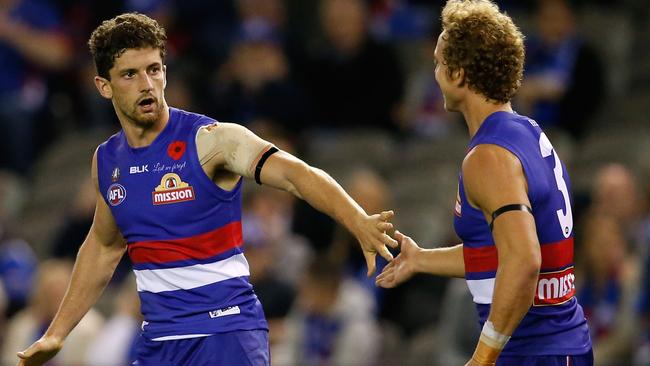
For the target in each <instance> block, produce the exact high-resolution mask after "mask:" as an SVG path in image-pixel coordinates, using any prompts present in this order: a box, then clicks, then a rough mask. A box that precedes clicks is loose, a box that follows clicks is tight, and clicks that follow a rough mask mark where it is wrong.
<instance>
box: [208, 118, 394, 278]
mask: <svg viewBox="0 0 650 366" xmlns="http://www.w3.org/2000/svg"><path fill="white" fill-rule="evenodd" d="M196 141H197V152H198V155H199V158H200V159H201V161H202V164H205V162H207V161H208V160H211V162H210V163H209V164H212V165H213V166H214V167H216V168H217V169H218V168H223V169H225V170H227V171H230V172H233V173H236V174H238V175H241V176H245V177H248V178H254V179H256V180H257V181H258V182H260V183H263V184H266V185H269V186H272V187H275V188H279V189H283V190H285V191H287V192H291V193H292V194H294V195H295V196H297V197H299V198H302V199H304V200H305V201H307V202H308V203H309V204H310V205H312V206H313V207H314V208H316V209H317V210H319V211H322V212H324V213H326V214H327V215H329V216H330V217H332V218H334V219H335V220H336V221H338V222H339V223H340V224H342V225H343V226H345V228H347V229H348V230H349V231H350V232H351V233H352V234H353V235H354V236H355V237H356V238H357V240H359V242H360V244H361V248H362V249H363V254H364V256H365V258H366V262H367V264H368V275H370V274H372V273H373V272H374V271H375V256H376V254H377V253H379V255H381V256H382V257H384V258H385V259H387V260H389V261H390V260H392V259H393V256H392V255H391V254H390V252H389V251H388V249H387V247H386V246H387V245H388V246H391V247H396V246H397V242H396V241H395V240H394V239H393V238H391V237H390V236H388V235H387V234H386V233H385V232H386V231H387V230H390V229H391V228H392V224H391V223H390V222H389V220H390V219H391V218H392V217H393V212H392V211H384V212H382V213H380V214H374V215H368V214H366V212H365V211H364V210H363V209H362V208H361V207H360V206H359V205H358V204H357V203H356V202H355V201H354V200H353V199H352V198H351V197H350V196H349V195H348V194H347V193H346V192H345V191H344V190H343V188H341V186H340V185H339V184H338V183H337V182H336V181H335V180H334V179H333V178H332V177H330V176H329V175H328V174H327V173H326V172H324V171H322V170H320V169H317V168H314V167H312V166H309V165H308V164H306V163H305V162H303V161H302V160H300V159H298V158H296V157H295V156H293V155H291V154H289V153H286V152H284V151H277V152H275V153H273V154H272V155H268V154H265V153H267V152H268V151H269V149H272V148H274V147H273V145H272V144H271V143H269V142H267V141H264V140H263V139H261V138H259V137H258V136H256V135H255V134H253V133H252V132H250V131H249V130H248V129H246V128H245V127H243V126H240V125H237V124H232V123H219V124H215V125H211V126H207V127H203V128H201V129H200V130H199V131H198V134H197V137H196ZM260 162H262V163H260ZM204 169H205V165H204ZM211 169H212V168H211ZM211 169H208V170H209V171H211Z"/></svg>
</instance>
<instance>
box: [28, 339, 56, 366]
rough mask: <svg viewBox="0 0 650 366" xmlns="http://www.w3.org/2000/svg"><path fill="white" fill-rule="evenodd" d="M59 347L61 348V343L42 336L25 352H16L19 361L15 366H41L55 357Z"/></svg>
mask: <svg viewBox="0 0 650 366" xmlns="http://www.w3.org/2000/svg"><path fill="white" fill-rule="evenodd" d="M61 347H63V341H61V340H59V339H57V338H54V337H48V336H43V337H41V339H39V340H38V341H36V342H34V343H33V344H32V345H31V346H29V347H28V348H27V349H26V350H24V351H22V352H18V358H20V360H19V361H18V365H17V366H41V365H43V364H44V363H45V362H47V361H49V360H50V359H51V358H52V357H54V356H56V354H57V353H59V351H60V350H61Z"/></svg>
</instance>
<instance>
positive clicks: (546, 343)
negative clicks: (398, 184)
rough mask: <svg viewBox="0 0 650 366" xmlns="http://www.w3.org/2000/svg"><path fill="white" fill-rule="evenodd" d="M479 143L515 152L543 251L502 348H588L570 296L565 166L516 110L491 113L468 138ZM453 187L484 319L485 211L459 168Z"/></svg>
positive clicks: (566, 351) (522, 351) (493, 253)
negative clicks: (531, 295)
mask: <svg viewBox="0 0 650 366" xmlns="http://www.w3.org/2000/svg"><path fill="white" fill-rule="evenodd" d="M479 144H493V145H498V146H501V147H503V148H505V149H507V150H508V151H510V152H511V153H513V154H514V155H515V156H517V158H519V161H520V162H521V165H522V166H523V170H524V173H525V174H526V178H527V181H528V198H529V200H530V203H531V205H532V210H533V216H534V218H535V224H536V227H537V237H538V238H539V243H540V246H541V254H542V265H541V270H540V275H539V279H538V282H537V290H536V293H535V299H534V301H533V306H531V308H530V310H529V311H528V313H527V314H526V315H525V317H524V318H523V319H522V321H521V323H520V324H519V326H518V327H517V329H516V330H515V332H514V334H513V335H512V338H511V339H510V341H509V342H508V343H507V344H506V347H505V349H504V350H503V352H502V354H503V355H504V356H544V355H579V354H584V353H586V352H588V351H589V350H590V349H591V340H590V338H589V330H588V328H587V322H586V319H585V317H584V314H583V311H582V307H580V305H579V304H578V302H577V301H576V298H575V297H574V293H575V287H574V280H575V276H574V274H573V217H572V214H571V199H570V195H569V192H570V189H569V188H570V186H569V177H568V175H567V172H566V168H565V167H564V165H563V164H562V162H561V161H560V158H559V157H558V155H557V153H556V152H555V150H554V149H553V146H552V145H551V143H550V141H549V140H548V138H547V137H546V135H545V134H544V133H543V132H542V130H541V129H540V128H539V126H538V125H537V123H536V122H535V121H533V120H531V119H529V118H527V117H524V116H520V115H517V114H516V113H508V112H496V113H493V114H491V115H490V116H488V118H486V119H485V121H484V122H483V124H482V125H481V126H480V127H479V129H478V131H477V132H476V134H475V135H474V137H473V138H472V140H471V141H470V144H469V148H468V151H470V150H471V149H472V148H474V147H475V146H476V145H479ZM458 187H459V195H458V197H457V199H458V201H459V202H456V209H455V218H454V226H455V229H456V233H457V234H458V236H459V237H460V238H461V239H462V240H463V256H464V261H465V279H466V280H467V285H468V286H469V289H470V291H471V293H472V296H473V298H474V302H475V303H476V307H477V309H478V313H479V318H480V322H481V325H482V324H483V323H484V322H485V321H486V320H487V317H488V315H489V312H490V304H491V303H492V293H493V290H494V282H495V276H496V270H497V265H498V263H497V248H496V246H495V245H494V240H493V238H492V234H491V232H490V228H489V226H488V223H487V222H486V220H485V217H484V216H483V213H482V212H481V211H480V210H477V209H476V208H474V207H472V206H471V205H470V204H469V203H468V202H467V199H466V196H465V191H464V188H463V177H462V172H461V174H460V176H459V185H458ZM512 203H518V202H512ZM506 280H507V279H506Z"/></svg>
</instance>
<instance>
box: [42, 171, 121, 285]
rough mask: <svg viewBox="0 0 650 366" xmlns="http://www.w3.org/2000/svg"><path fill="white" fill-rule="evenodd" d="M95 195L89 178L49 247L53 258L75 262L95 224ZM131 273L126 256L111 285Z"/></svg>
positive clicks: (118, 267) (79, 190) (79, 189)
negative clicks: (81, 246) (80, 248)
mask: <svg viewBox="0 0 650 366" xmlns="http://www.w3.org/2000/svg"><path fill="white" fill-rule="evenodd" d="M95 194H96V193H95V186H94V185H93V182H92V179H90V177H88V179H86V180H84V181H83V182H82V183H81V184H80V185H79V188H78V190H77V195H76V196H75V197H74V199H73V201H72V205H71V207H70V208H69V210H68V213H67V215H66V217H65V218H64V220H63V223H62V225H61V227H60V228H59V230H58V231H57V232H55V234H54V239H53V241H52V243H51V244H50V246H49V247H50V250H51V252H50V256H51V257H54V258H60V259H69V260H72V261H74V260H75V258H76V257H77V253H78V252H79V247H80V245H81V244H80V243H83V241H84V239H85V238H86V236H87V235H88V230H90V226H91V225H92V223H93V218H94V216H95V203H96V199H97V197H96V195H95ZM131 273H132V272H131V261H130V259H129V256H127V255H125V256H123V257H122V260H120V263H119V264H118V265H117V268H116V269H115V273H114V274H113V277H112V279H111V284H115V283H118V284H119V283H121V282H122V281H123V280H124V279H125V278H126V277H128V276H129V274H131Z"/></svg>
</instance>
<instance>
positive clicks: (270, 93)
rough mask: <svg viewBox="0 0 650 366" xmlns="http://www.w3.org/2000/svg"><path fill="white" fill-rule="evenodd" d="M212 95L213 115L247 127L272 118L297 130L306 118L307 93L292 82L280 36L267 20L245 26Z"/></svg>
mask: <svg viewBox="0 0 650 366" xmlns="http://www.w3.org/2000/svg"><path fill="white" fill-rule="evenodd" d="M209 94H210V106H211V114H212V115H214V116H218V118H219V119H221V120H230V121H232V120H236V121H241V122H242V123H245V124H247V123H250V122H251V121H253V120H254V119H257V118H269V119H272V120H274V121H277V122H278V123H280V124H282V125H283V126H284V127H286V128H288V129H290V130H292V131H295V130H296V129H299V128H300V127H301V125H302V123H303V122H304V119H305V112H304V102H303V101H302V99H303V94H302V93H301V91H300V90H299V89H298V87H297V86H296V84H295V83H294V82H293V81H292V79H291V75H290V71H289V64H288V61H287V57H286V55H285V53H284V51H283V48H282V44H281V39H280V35H279V34H278V32H277V29H275V28H274V26H273V25H272V24H271V23H269V22H267V21H266V20H263V19H256V20H255V21H252V20H251V21H246V22H244V23H243V24H242V27H241V29H240V33H239V36H238V38H237V43H236V44H235V45H234V46H233V49H232V51H231V53H230V55H229V57H228V59H227V61H226V63H225V64H224V65H223V66H222V67H221V68H220V70H219V72H218V74H217V78H216V80H215V82H213V84H212V85H211V87H210V91H209Z"/></svg>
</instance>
